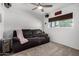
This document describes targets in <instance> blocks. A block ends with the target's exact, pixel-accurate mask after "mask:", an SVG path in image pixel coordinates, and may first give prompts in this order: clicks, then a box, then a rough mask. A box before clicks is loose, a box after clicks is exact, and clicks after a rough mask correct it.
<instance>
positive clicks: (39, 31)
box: [32, 29, 42, 34]
mask: <svg viewBox="0 0 79 59" xmlns="http://www.w3.org/2000/svg"><path fill="white" fill-rule="evenodd" d="M32 34H42V31H41V30H40V29H37V30H32Z"/></svg>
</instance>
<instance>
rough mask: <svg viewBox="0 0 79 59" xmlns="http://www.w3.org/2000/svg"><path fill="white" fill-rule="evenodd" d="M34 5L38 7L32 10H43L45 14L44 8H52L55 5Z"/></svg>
mask: <svg viewBox="0 0 79 59" xmlns="http://www.w3.org/2000/svg"><path fill="white" fill-rule="evenodd" d="M31 4H32V5H35V6H36V7H34V8H33V9H32V10H36V9H39V10H41V11H42V12H44V8H45V7H46V8H47V7H52V6H53V5H43V4H41V3H31Z"/></svg>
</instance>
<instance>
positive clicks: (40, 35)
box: [12, 29, 50, 53]
mask: <svg viewBox="0 0 79 59" xmlns="http://www.w3.org/2000/svg"><path fill="white" fill-rule="evenodd" d="M22 32H23V35H24V37H25V38H27V39H28V40H29V42H27V43H25V44H20V42H19V40H18V38H17V35H16V31H13V38H12V40H13V45H12V50H13V52H14V53H16V52H19V51H22V50H25V49H28V48H31V47H34V46H38V45H41V44H45V43H48V42H49V41H50V40H49V37H48V34H46V33H44V32H42V31H41V30H40V29H35V30H31V29H23V30H22Z"/></svg>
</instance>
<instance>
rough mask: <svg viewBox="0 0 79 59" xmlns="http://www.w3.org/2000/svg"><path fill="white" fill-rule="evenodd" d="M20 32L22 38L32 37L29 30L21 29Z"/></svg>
mask: <svg viewBox="0 0 79 59" xmlns="http://www.w3.org/2000/svg"><path fill="white" fill-rule="evenodd" d="M22 32H23V36H24V38H28V37H29V38H30V37H32V31H31V30H30V29H23V30H22Z"/></svg>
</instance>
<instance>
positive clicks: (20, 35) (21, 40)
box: [16, 30, 28, 44]
mask: <svg viewBox="0 0 79 59" xmlns="http://www.w3.org/2000/svg"><path fill="white" fill-rule="evenodd" d="M16 33H17V37H18V39H19V41H20V43H21V44H24V43H26V42H28V39H26V38H24V36H23V33H22V30H16Z"/></svg>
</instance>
